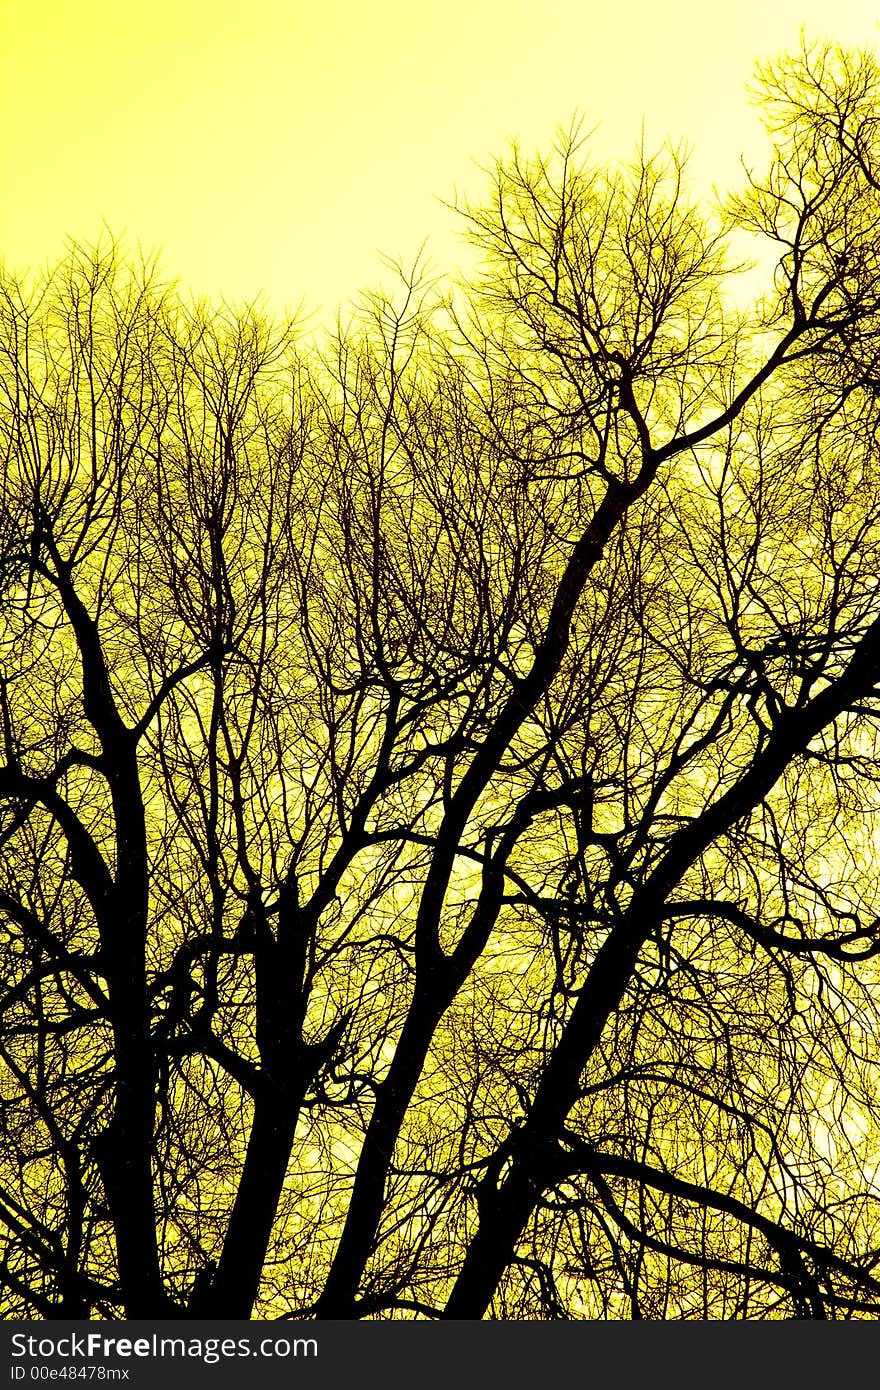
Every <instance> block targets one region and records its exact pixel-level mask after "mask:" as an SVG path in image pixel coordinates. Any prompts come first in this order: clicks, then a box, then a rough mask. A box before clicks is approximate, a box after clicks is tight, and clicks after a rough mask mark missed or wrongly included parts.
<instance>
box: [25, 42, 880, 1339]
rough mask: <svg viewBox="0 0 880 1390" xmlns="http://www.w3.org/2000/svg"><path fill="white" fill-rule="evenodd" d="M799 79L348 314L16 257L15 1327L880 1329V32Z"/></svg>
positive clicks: (575, 156)
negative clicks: (31, 265)
mask: <svg viewBox="0 0 880 1390" xmlns="http://www.w3.org/2000/svg"><path fill="white" fill-rule="evenodd" d="M760 82H761V92H762V98H761V99H762V102H763V105H764V109H765V111H766V115H767V122H768V128H769V130H770V132H771V135H772V138H773V152H772V155H771V157H770V159H769V162H768V165H767V168H766V169H765V170H763V171H759V172H755V171H753V172H751V173H750V174H749V176H748V179H747V182H746V188H745V192H743V193H740V194H738V195H736V196H735V197H732V198H730V199H729V200H728V201H727V202H726V203H725V204H723V205H722V206H721V207H720V208H718V209H717V210H715V209H711V208H707V207H706V206H705V205H704V203H703V202H702V201H701V200H700V199H699V198H698V197H697V196H696V195H695V194H692V193H689V191H688V186H687V177H686V168H685V161H684V160H683V158H682V157H681V156H680V155H679V154H678V153H677V152H676V151H674V150H666V151H661V152H660V153H658V154H657V155H651V156H649V155H647V154H645V153H644V152H643V153H641V154H640V155H639V156H638V157H637V158H636V159H634V160H633V161H632V162H630V163H629V164H626V165H621V166H620V167H616V168H612V169H606V168H599V167H596V166H594V165H593V164H591V163H590V159H589V146H588V142H582V141H580V140H579V138H578V137H577V135H576V134H574V135H571V136H569V137H565V138H560V140H559V141H558V143H557V145H556V147H555V148H554V149H553V150H552V151H550V152H549V154H548V155H547V156H546V157H540V158H532V159H529V158H527V157H526V156H525V155H524V154H523V153H522V152H520V151H519V150H516V149H514V150H513V151H512V152H511V153H510V154H509V156H507V157H506V158H504V159H503V160H501V161H499V163H498V165H497V166H496V168H495V169H494V170H493V171H492V172H491V176H490V180H489V186H488V189H487V193H486V196H485V200H484V201H483V203H482V204H480V205H479V206H474V207H469V208H467V209H465V217H466V223H467V227H468V229H469V233H470V236H471V238H472V240H473V241H474V243H475V245H476V247H477V249H478V251H479V269H478V270H477V271H476V272H475V274H474V275H473V276H472V278H471V282H470V283H469V284H468V285H466V286H459V287H457V288H456V290H455V293H454V294H451V293H450V292H449V288H448V286H445V285H444V284H442V283H439V284H438V283H433V284H432V283H424V282H421V281H420V280H419V277H418V275H417V274H412V275H403V276H402V277H401V284H400V289H399V293H398V294H396V295H394V294H389V295H378V294H377V295H374V296H372V297H370V298H368V299H365V300H364V302H363V305H362V306H361V308H360V310H359V311H358V312H357V313H355V314H353V316H352V319H351V322H350V323H349V324H347V325H345V326H343V327H340V328H339V330H338V332H337V333H336V334H335V335H332V336H331V337H329V338H328V339H327V340H326V341H325V342H324V343H323V345H321V346H320V347H316V346H314V345H313V344H312V343H310V342H307V341H306V339H305V337H304V335H303V334H302V333H301V332H299V331H298V330H297V327H296V325H295V324H294V325H280V326H279V325H278V324H276V323H273V322H270V321H268V320H267V319H266V318H264V317H263V316H262V315H261V314H260V313H259V312H258V311H257V310H255V309H251V310H244V311H234V310H232V309H230V308H228V307H221V308H219V309H216V308H211V307H209V306H205V305H201V304H192V303H190V302H188V301H186V299H185V298H184V297H183V296H182V295H181V294H179V293H178V292H177V291H176V290H175V289H174V287H173V286H169V285H167V284H165V283H164V282H163V280H162V278H161V276H160V275H159V273H158V271H157V270H156V269H155V267H153V266H150V265H143V264H134V263H132V262H131V261H130V260H127V259H126V258H125V257H124V256H121V255H119V254H118V253H117V252H116V250H115V248H113V247H112V246H105V247H104V248H99V249H98V250H96V251H94V252H90V251H85V250H82V249H80V248H76V247H75V248H73V249H72V251H71V254H70V255H69V257H68V258H67V259H66V260H65V262H64V263H63V264H62V265H61V266H59V267H58V268H57V269H55V270H54V271H53V272H52V273H51V274H48V275H47V276H46V277H45V278H44V279H43V280H42V281H41V282H40V283H34V282H33V281H28V282H26V283H25V282H21V281H17V280H16V279H15V277H13V276H12V275H10V274H7V275H5V277H4V278H3V281H2V286H0V397H2V413H0V439H2V448H0V470H2V482H0V492H2V510H0V956H2V975H3V978H4V980H5V982H6V988H5V992H4V995H3V998H2V1003H0V1135H2V1143H0V1221H2V1227H3V1232H2V1244H0V1285H2V1286H3V1288H4V1289H5V1293H4V1295H3V1297H4V1300H5V1302H4V1310H5V1312H6V1314H7V1315H8V1316H24V1317H39V1318H51V1317H83V1316H102V1317H113V1318H116V1317H135V1318H136V1317H150V1316H159V1315H163V1316H168V1315H180V1316H186V1315H190V1316H204V1317H237V1318H247V1317H251V1316H262V1317H296V1318H310V1317H319V1318H324V1317H331V1318H332V1317H335V1318H372V1317H382V1318H387V1317H424V1318H442V1317H449V1318H480V1317H484V1316H489V1317H496V1318H540V1319H553V1318H569V1319H570V1318H593V1317H601V1318H652V1319H662V1318H694V1317H696V1318H748V1319H763V1318H779V1317H797V1318H851V1317H859V1316H868V1317H876V1316H877V1315H878V1314H880V1275H878V1274H877V1273H876V1266H877V1262H878V1259H880V1205H878V1197H880V1192H878V1187H877V1180H876V1173H877V1166H878V1162H880V1131H878V1114H877V1101H876V1095H877V1093H878V1085H877V1064H878V1060H880V1054H878V1048H877V1038H878V1036H880V1017H878V1013H880V996H878V989H880V966H878V960H877V957H878V956H880V899H878V876H877V871H876V844H875V810H876V806H877V798H878V791H880V771H878V762H877V753H878V748H877V740H878V718H880V583H878V574H880V445H878V424H880V408H878V382H880V69H878V65H877V62H876V60H875V59H874V57H873V56H872V55H870V54H869V53H858V54H853V53H849V52H845V51H840V50H837V49H834V48H830V47H829V48H815V47H814V48H810V47H805V48H804V49H803V51H802V52H801V53H799V54H797V55H794V56H791V57H788V58H785V59H783V60H781V61H780V62H779V63H778V64H776V65H771V66H768V67H767V68H765V69H764V70H763V71H762V73H761V77H760ZM753 255H754V256H755V258H756V259H757V260H758V261H759V263H761V264H764V263H768V264H770V263H771V262H772V264H771V269H770V273H769V276H768V278H767V281H766V283H765V284H763V285H762V286H761V287H760V289H759V290H758V292H757V293H756V294H755V295H754V296H752V298H750V299H747V298H746V296H745V294H744V292H743V291H742V289H741V285H742V284H745V283H748V284H749V285H751V284H753V283H754V277H751V278H749V280H748V281H746V280H745V279H744V277H743V276H742V274H741V272H740V263H741V262H742V261H743V259H744V257H747V256H753Z"/></svg>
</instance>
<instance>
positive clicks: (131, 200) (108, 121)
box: [0, 0, 880, 316]
mask: <svg viewBox="0 0 880 1390" xmlns="http://www.w3.org/2000/svg"><path fill="white" fill-rule="evenodd" d="M0 4H2V11H0V12H2V21H0V25H2V27H0V112H2V115H0V121H2V126H0V129H2V143H0V190H2V191H0V200H2V201H0V254H2V256H3V258H4V259H5V261H6V263H7V265H9V266H10V267H11V268H13V269H16V270H23V269H25V268H26V267H30V268H32V269H36V268H38V267H39V266H41V265H42V264H43V263H44V262H45V261H46V260H48V259H54V258H55V257H57V256H58V255H59V254H60V253H61V251H62V249H63V243H64V238H65V236H67V235H73V236H75V237H77V238H79V239H82V240H93V239H95V238H96V237H97V236H98V235H99V232H100V228H101V225H102V222H104V223H106V224H107V226H108V227H109V228H110V229H111V230H112V231H113V232H114V233H115V234H116V235H123V236H125V238H126V240H127V241H128V243H129V244H130V245H137V244H138V243H140V244H141V245H143V246H144V247H145V249H148V250H152V249H157V248H161V252H162V256H161V259H162V265H163V268H164V269H165V271H166V272H167V273H169V274H170V275H173V276H179V277H180V279H181V280H182V281H183V282H184V284H189V285H190V286H192V288H193V289H194V290H195V291H197V292H198V293H204V294H208V295H211V296H215V295H218V294H221V293H222V294H224V295H225V296H226V297H227V298H230V299H233V300H240V299H243V298H251V297H253V296H256V295H258V294H260V293H261V292H262V293H264V294H265V295H266V297H267V300H268V302H269V304H270V305H272V306H274V307H276V308H281V307H284V306H287V307H294V306H296V305H297V304H298V303H299V302H300V301H304V303H305V305H306V306H307V307H308V308H311V309H314V310H320V311H321V316H325V315H326V316H330V315H332V314H333V313H334V312H335V309H336V306H337V304H338V303H339V302H340V301H344V300H346V299H347V298H348V297H349V296H351V295H353V294H355V293H356V292H357V291H358V290H359V289H361V288H363V287H365V286H367V285H369V284H370V283H372V282H375V281H376V280H377V279H378V278H380V276H381V264H380V258H379V252H380V251H384V252H386V253H388V254H390V255H393V256H403V257H404V258H411V257H412V256H413V254H414V253H415V252H416V250H417V249H418V247H419V245H420V243H421V242H422V240H423V239H424V238H425V236H426V235H427V236H429V248H428V249H429V255H430V257H431V259H432V261H433V263H434V265H435V266H436V267H437V268H438V269H441V268H443V267H444V266H447V265H449V264H450V263H451V262H452V261H453V260H454V259H455V257H456V255H457V254H458V252H457V248H456V228H455V218H454V217H453V215H452V214H450V213H449V212H448V211H447V210H446V209H445V208H444V207H443V205H442V203H441V201H440V200H441V199H447V200H448V199H451V198H452V197H453V196H454V191H455V189H456V188H458V189H459V190H465V191H468V190H469V191H473V190H474V189H475V188H478V187H479V176H478V174H477V172H476V169H475V161H477V162H479V161H486V160H487V159H490V158H491V157H492V156H493V155H495V154H497V153H500V152H501V151H502V149H503V148H504V145H505V143H506V141H507V139H508V138H509V137H510V136H517V137H519V138H520V139H521V140H522V142H523V144H524V145H526V146H527V147H533V146H538V145H541V144H546V143H547V142H548V140H549V139H550V138H551V137H552V134H553V132H554V129H555V127H556V126H557V125H558V124H560V123H563V124H565V123H567V122H568V121H569V119H570V118H571V116H572V114H573V113H574V112H575V111H580V112H582V113H583V114H584V115H585V117H586V119H587V121H588V123H589V124H591V125H592V124H594V123H596V122H601V123H602V124H601V130H600V132H599V136H598V143H599V147H600V149H601V150H602V152H603V153H610V154H619V155H627V154H629V153H630V152H631V150H632V148H633V145H634V143H635V141H636V140H637V138H638V136H639V131H640V128H641V124H642V121H643V120H644V123H645V129H646V134H647V137H648V140H649V143H653V142H654V141H659V140H661V139H662V138H663V137H664V136H665V135H666V134H672V135H673V136H675V137H685V138H686V139H687V141H688V142H689V143H690V144H691V146H692V147H693V150H694V169H695V173H696V174H697V176H698V177H699V178H700V179H701V180H702V181H704V182H705V184H706V187H707V189H708V188H709V186H710V185H711V183H712V182H713V181H714V182H717V183H718V184H720V185H722V186H727V185H728V184H729V183H730V181H731V180H735V179H736V177H737V168H738V159H739V154H740V151H741V149H743V148H746V149H747V150H748V149H751V150H754V151H755V153H756V154H757V151H758V150H759V149H760V147H761V146H760V143H758V144H757V145H756V141H757V140H758V134H759V125H758V120H757V116H756V114H755V112H754V111H752V110H750V109H749V108H748V106H747V104H746V97H745V93H744V84H745V82H746V81H747V80H748V79H749V76H750V74H751V70H752V66H753V63H754V60H755V58H756V57H767V56H772V55H774V54H775V53H776V52H777V51H778V50H779V49H781V48H788V47H793V46H795V45H796V44H797V42H798V36H799V32H800V28H801V26H802V25H804V26H805V28H806V31H807V33H808V34H809V35H810V36H814V35H815V36H817V37H830V38H834V39H839V40H841V41H843V42H846V43H851V44H863V43H868V44H872V45H873V44H875V43H876V42H877V41H878V38H880V33H878V24H877V19H878V16H880V10H878V8H876V7H875V6H874V5H873V4H872V3H866V0H835V3H834V4H833V5H829V4H828V0H738V2H737V3H733V4H728V5H726V6H721V5H717V4H715V5H713V4H711V3H708V2H707V0H672V3H657V4H649V3H647V0H601V3H599V2H597V0H580V3H577V2H576V0H545V3H541V4H539V3H537V2H536V0H446V2H445V3H443V4H442V5H440V4H425V3H423V2H422V0H376V3H368V0H325V3H323V4H317V3H302V0H293V3H289V2H288V0H210V3H208V0H153V3H152V4H150V5H141V4H140V3H133V0H0Z"/></svg>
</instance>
